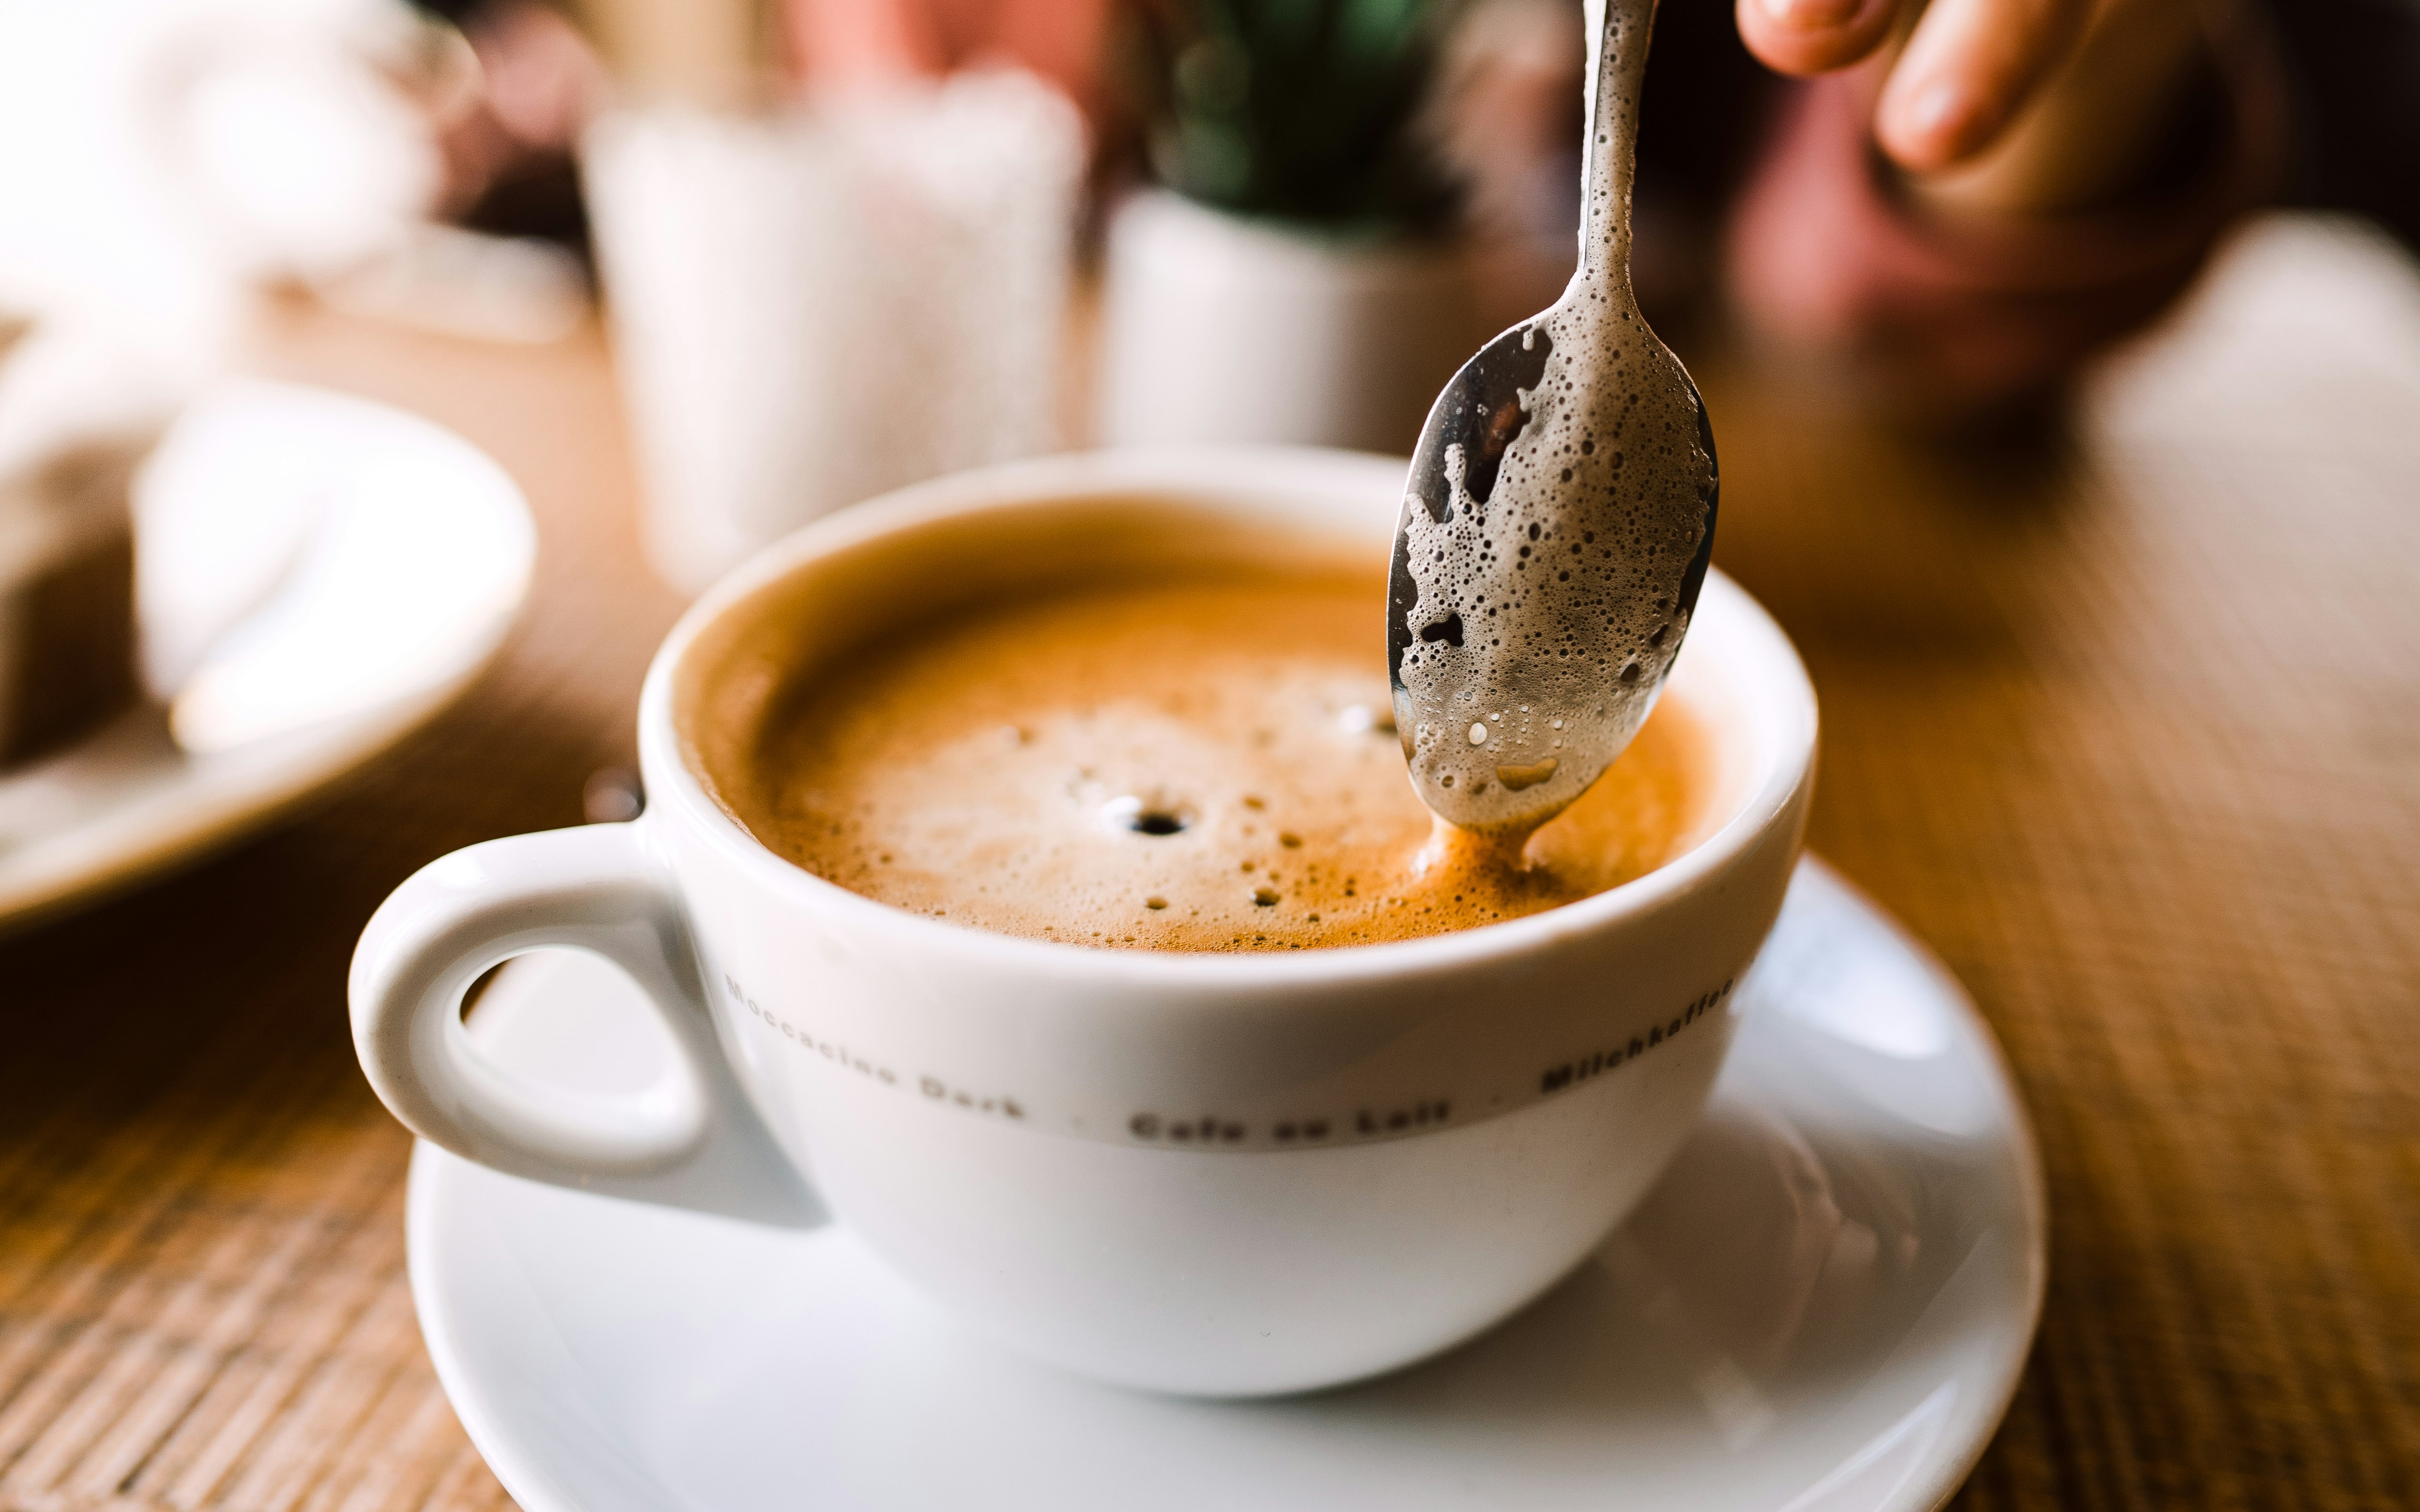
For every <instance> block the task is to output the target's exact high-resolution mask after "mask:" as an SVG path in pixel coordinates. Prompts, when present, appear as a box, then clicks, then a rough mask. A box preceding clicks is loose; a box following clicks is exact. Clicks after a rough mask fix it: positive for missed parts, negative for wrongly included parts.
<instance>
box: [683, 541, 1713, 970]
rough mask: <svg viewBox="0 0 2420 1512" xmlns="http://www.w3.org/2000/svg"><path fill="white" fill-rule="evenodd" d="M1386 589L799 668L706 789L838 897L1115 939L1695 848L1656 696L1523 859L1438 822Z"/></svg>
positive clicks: (987, 627) (1114, 608)
mask: <svg viewBox="0 0 2420 1512" xmlns="http://www.w3.org/2000/svg"><path fill="white" fill-rule="evenodd" d="M1384 586H1385V585H1384V582H1383V580H1382V579H1379V578H1377V577H1376V576H1375V575H1373V576H1370V577H1367V578H1362V577H1316V578H1312V577H1282V576H1250V577H1242V576H1236V577H1221V578H1205V579H1178V580H1173V581H1159V582H1151V583H1145V584H1140V585H1130V586H1117V587H1101V588H1094V589H1084V590H1078V591H1070V592H1063V593H1054V594H1048V595H1047V596H1042V595H1037V596H1034V597H1031V598H1024V599H1018V600H1013V601H1009V602H1005V603H1000V604H995V605H991V606H988V607H985V608H983V609H977V610H973V611H970V612H966V613H962V614H960V615H958V616H956V617H954V618H950V619H946V620H940V621H937V622H935V623H934V624H932V625H927V626H923V627H922V628H920V629H917V630H913V631H910V632H909V633H907V634H906V635H904V636H895V637H892V638H891V639H888V640H884V641H882V642H880V643H878V644H876V646H874V647H872V648H870V649H867V650H863V651H861V652H859V653H856V654H854V655H851V656H846V657H844V658H840V664H839V665H835V666H830V667H823V668H814V669H808V670H805V671H801V672H800V673H799V675H798V678H797V683H796V686H795V687H792V688H791V689H789V690H788V691H787V692H786V694H785V695H784V696H783V697H780V698H777V699H775V700H773V701H772V702H770V704H769V705H768V707H769V708H770V710H771V711H772V712H771V713H770V715H769V716H768V718H767V719H766V721H765V724H764V726H763V728H762V729H761V730H760V731H759V732H758V733H757V736H756V738H755V739H754V740H753V741H752V742H749V743H742V744H741V745H739V746H738V747H737V749H740V750H744V751H747V752H749V753H750V755H749V757H748V758H747V759H748V761H749V763H750V766H749V769H748V770H745V771H736V772H731V771H726V772H718V773H715V774H714V776H715V778H716V781H717V785H718V786H719V787H720V789H721V792H722V793H723V794H724V795H725V801H726V802H728V803H730V804H731V805H732V807H733V809H734V810H735V812H736V813H737V817H738V818H739V819H740V821H741V822H742V823H743V824H745V825H747V826H748V827H749V828H750V829H751V830H752V832H753V833H754V834H755V835H756V837H757V838H758V839H759V840H760V841H763V842H764V843H765V844H766V845H767V846H768V847H769V848H770V849H772V850H773V851H774V852H776V853H777V854H779V855H781V856H785V857H787V858H789V859H790V860H792V861H794V862H796V863H798V864H799V866H802V867H804V868H806V869H807V870H809V871H811V872H815V873H817V874H818V875H820V876H823V877H825V878H828V879H829V880H830V881H832V882H835V883H838V884H839V885H840V886H842V887H847V888H850V889H851V890H853V891H856V892H859V893H862V894H863V895H865V896H866V897H869V898H874V899H876V900H879V901H880V902H883V903H890V904H892V905H893V906H896V907H899V908H904V909H907V910H910V911H912V912H915V913H919V914H924V915H929V916H932V917H935V918H946V919H950V920H953V921H954V922H957V923H961V924H967V925H971V926H974V927H976V928H980V929H987V930H993V931H997V932H999V933H1007V934H1017V935H1026V936H1030V937H1033V938H1037V939H1047V940H1058V941H1063V942H1066V943H1069V944H1074V945H1083V946H1095V947H1105V948H1116V949H1152V950H1189V951H1214V950H1253V949H1272V950H1273V949H1317V948H1323V947H1337V946H1350V945H1364V944H1373V943H1376V942H1379V941H1385V940H1395V939H1403V938H1407V937H1411V936H1416V935H1423V934H1435V933H1443V932H1445V931H1449V930H1458V929H1467V928H1472V927H1474V926H1478V925H1483V924H1487V923H1492V922H1495V921H1497V920H1500V919H1505V918H1515V917H1518V916H1520V915H1524V914H1531V913H1536V912H1538V911H1540V910H1542V909H1546V908H1551V907H1554V906H1556V905H1558V904H1559V903H1569V902H1572V901H1574V900H1575V899H1578V898H1582V897H1586V896H1588V895H1589V894H1590V893H1594V892H1598V891H1602V890H1604V889H1605V888H1607V887H1613V886H1616V885H1617V884H1620V883H1621V882H1625V881H1628V880H1629V879H1631V878H1632V877H1635V876H1637V875H1639V874H1640V873H1642V872H1647V871H1649V870H1651V869H1652V868H1654V867H1656V866H1659V865H1661V864H1663V863H1664V862H1665V861H1667V860H1668V859H1670V858H1671V857H1672V856H1675V855H1677V854H1679V853H1680V852H1681V851H1683V850H1685V849H1686V848H1687V847H1688V846H1689V845H1691V844H1693V843H1695V842H1696V841H1697V840H1699V838H1701V835H1702V832H1703V830H1704V829H1705V828H1706V827H1707V815H1706V814H1705V813H1704V812H1703V810H1704V809H1705V808H1706V804H1705V802H1704V800H1703V794H1704V790H1705V788H1706V787H1707V786H1708V784H1707V783H1706V782H1705V781H1704V780H1702V779H1700V778H1699V776H1698V775H1697V774H1698V773H1699V772H1700V771H1701V770H1702V769H1703V767H1704V761H1703V757H1704V755H1705V750H1704V748H1703V740H1704V734H1703V732H1702V730H1701V728H1700V726H1699V721H1698V719H1697V717H1695V716H1694V715H1693V713H1692V711H1691V710H1690V709H1689V708H1688V706H1687V705H1686V704H1685V702H1681V701H1679V700H1677V699H1676V698H1673V697H1667V699H1666V700H1665V701H1664V702H1663V703H1662V704H1661V705H1660V706H1659V707H1658V709H1657V710H1656V713H1655V715H1654V717H1652V719H1651V720H1650V721H1649V723H1648V725H1647V726H1646V728H1645V729H1644V730H1643V731H1642V732H1641V733H1640V734H1639V737H1638V738H1637V741H1636V742H1635V743H1634V744H1633V745H1632V747H1631V748H1630V749H1629V750H1628V751H1627V752H1626V753H1625V754H1624V755H1623V756H1622V758H1621V761H1619V762H1618V763H1616V764H1615V765H1614V766H1613V767H1612V768H1611V769H1610V770H1608V771H1607V773H1606V776H1605V778H1604V779H1602V780H1601V781H1599V782H1598V783H1597V784H1596V786H1595V787H1594V788H1592V789H1591V790H1590V792H1589V793H1588V794H1587V795H1585V796H1584V797H1583V798H1582V799H1581V800H1580V801H1579V802H1578V803H1576V804H1575V805H1574V806H1573V807H1572V808H1571V809H1570V810H1567V811H1566V812H1565V813H1563V814H1562V815H1561V816H1560V817H1559V818H1558V819H1556V820H1555V821H1554V822H1553V823H1552V824H1550V825H1546V826H1545V827H1544V829H1541V830H1539V831H1538V832H1537V833H1536V834H1535V835H1534V836H1532V837H1530V838H1529V840H1528V844H1527V848H1526V851H1525V852H1507V851H1505V850H1504V849H1502V848H1501V847H1497V848H1490V847H1489V846H1487V845H1484V844H1481V843H1478V842H1475V841H1469V840H1468V839H1467V838H1466V837H1464V836H1463V835H1462V834H1461V833H1460V832H1459V831H1455V830H1452V829H1451V828H1450V826H1445V825H1439V824H1438V823H1437V822H1436V821H1435V820H1434V819H1433V818H1432V816H1431V815H1430V813H1429V811H1428V810H1427V809H1426V808H1424V807H1423V806H1422V805H1421V803H1420V801H1419V796H1418V795H1416V794H1415V793H1414V791H1413V789H1412V786H1411V782H1410V779H1409V778H1408V777H1407V776H1406V774H1405V772H1404V758H1403V755H1402V748H1401V746H1400V744H1399V743H1398V741H1397V738H1396V735H1395V733H1394V730H1393V727H1392V723H1391V720H1390V718H1389V716H1388V678H1387V666H1386V646H1385V642H1384V639H1383V636H1382V635H1381V633H1380V630H1381V626H1380V625H1379V623H1378V614H1377V606H1379V605H1380V604H1381V603H1382V602H1383V601H1384ZM1510 713H1512V711H1508V714H1510Z"/></svg>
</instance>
